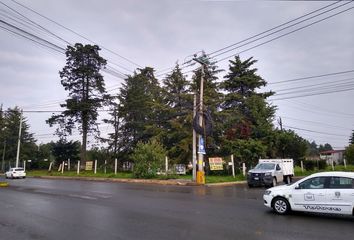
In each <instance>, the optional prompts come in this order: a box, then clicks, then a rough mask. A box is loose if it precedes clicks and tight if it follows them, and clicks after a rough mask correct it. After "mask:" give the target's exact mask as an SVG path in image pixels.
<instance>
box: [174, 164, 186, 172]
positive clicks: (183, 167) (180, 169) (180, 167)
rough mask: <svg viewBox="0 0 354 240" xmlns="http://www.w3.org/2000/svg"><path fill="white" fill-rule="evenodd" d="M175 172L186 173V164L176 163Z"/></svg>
mask: <svg viewBox="0 0 354 240" xmlns="http://www.w3.org/2000/svg"><path fill="white" fill-rule="evenodd" d="M176 174H186V165H184V164H176Z"/></svg>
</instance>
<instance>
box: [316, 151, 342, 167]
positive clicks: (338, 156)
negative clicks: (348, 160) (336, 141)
mask: <svg viewBox="0 0 354 240" xmlns="http://www.w3.org/2000/svg"><path fill="white" fill-rule="evenodd" d="M320 159H321V160H325V161H326V163H327V164H328V165H331V164H332V161H333V163H335V164H342V163H343V160H344V150H329V151H323V152H320Z"/></svg>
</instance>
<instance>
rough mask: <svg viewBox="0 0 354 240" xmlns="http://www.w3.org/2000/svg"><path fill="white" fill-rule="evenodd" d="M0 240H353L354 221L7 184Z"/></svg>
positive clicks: (229, 191) (215, 201)
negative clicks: (8, 185) (281, 214)
mask: <svg viewBox="0 0 354 240" xmlns="http://www.w3.org/2000/svg"><path fill="white" fill-rule="evenodd" d="M8 182H9V183H10V187H8V188H0V239H21V240H24V239H60V240H62V239H67V240H70V239H83V240H90V239H100V240H102V239H139V240H140V239H144V240H145V239H146V240H148V239H153V240H158V239H193V240H196V239H203V240H208V239H213V240H215V239H242V240H247V239H262V240H267V239H270V240H276V239H282V240H284V239H299V240H300V239H301V240H306V239H309V240H310V239H311V240H316V239H321V240H326V239H330V240H334V239H348V240H349V239H353V236H354V217H337V216H328V215H325V216H323V215H314V214H303V213H293V214H291V215H288V216H279V215H276V214H274V213H273V212H272V211H271V210H269V209H267V208H265V207H264V206H263V201H262V194H263V191H264V189H248V188H247V187H246V186H244V185H239V186H228V187H186V186H161V185H138V184H122V183H104V182H86V181H71V180H43V179H31V178H28V179H19V180H9V181H8Z"/></svg>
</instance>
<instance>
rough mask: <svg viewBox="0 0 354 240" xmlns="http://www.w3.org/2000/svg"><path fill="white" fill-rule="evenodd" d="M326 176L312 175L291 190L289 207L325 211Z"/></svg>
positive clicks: (300, 209) (308, 210) (297, 209)
mask: <svg viewBox="0 0 354 240" xmlns="http://www.w3.org/2000/svg"><path fill="white" fill-rule="evenodd" d="M328 182H329V178H328V177H313V178H310V179H307V180H305V181H303V182H301V183H299V185H298V187H296V188H295V189H294V190H293V191H292V196H291V201H290V202H291V203H290V204H291V208H292V209H293V210H295V211H306V212H326V208H325V206H326V205H327V204H328V203H327V198H326V193H327V187H328Z"/></svg>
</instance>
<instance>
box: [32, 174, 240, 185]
mask: <svg viewBox="0 0 354 240" xmlns="http://www.w3.org/2000/svg"><path fill="white" fill-rule="evenodd" d="M30 178H41V179H61V180H79V181H96V182H117V183H136V184H155V185H165V186H168V185H170V186H206V187H222V186H233V185H240V184H246V183H247V182H246V181H238V182H222V183H207V184H205V185H201V184H197V183H195V182H192V181H188V180H176V179H174V180H157V179H129V178H96V177H67V176H33V177H30Z"/></svg>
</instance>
